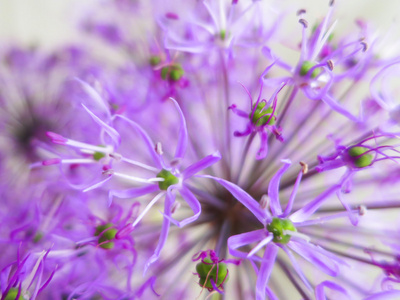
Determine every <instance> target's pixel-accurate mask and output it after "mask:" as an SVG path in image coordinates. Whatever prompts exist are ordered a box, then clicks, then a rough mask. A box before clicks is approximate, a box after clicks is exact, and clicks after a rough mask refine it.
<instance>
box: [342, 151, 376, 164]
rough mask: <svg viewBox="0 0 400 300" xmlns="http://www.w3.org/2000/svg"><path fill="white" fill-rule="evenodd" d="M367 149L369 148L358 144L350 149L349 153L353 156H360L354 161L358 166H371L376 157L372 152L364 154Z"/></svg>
mask: <svg viewBox="0 0 400 300" xmlns="http://www.w3.org/2000/svg"><path fill="white" fill-rule="evenodd" d="M367 151H368V149H367V148H365V147H360V146H356V147H351V148H350V149H348V150H347V153H348V154H349V156H351V157H357V156H359V157H358V158H356V159H354V161H353V163H354V165H355V166H356V167H357V168H364V167H368V166H370V165H371V164H372V161H373V159H374V156H373V155H372V154H365V155H364V153H365V152H367Z"/></svg>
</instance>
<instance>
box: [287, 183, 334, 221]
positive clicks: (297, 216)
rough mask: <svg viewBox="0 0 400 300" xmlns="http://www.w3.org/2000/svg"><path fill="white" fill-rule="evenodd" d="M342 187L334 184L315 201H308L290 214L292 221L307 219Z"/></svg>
mask: <svg viewBox="0 0 400 300" xmlns="http://www.w3.org/2000/svg"><path fill="white" fill-rule="evenodd" d="M339 188H340V186H338V185H334V186H332V187H330V188H329V189H327V190H326V191H324V192H323V193H322V194H320V195H319V196H317V197H316V198H315V199H314V200H313V201H311V202H309V203H307V204H306V205H304V206H303V207H302V208H300V209H299V210H297V211H296V212H295V213H293V214H292V215H290V216H289V219H290V220H291V221H292V222H302V221H304V220H307V219H308V218H309V217H310V216H311V215H312V214H313V213H314V212H315V211H316V210H317V209H318V208H319V207H320V206H321V205H322V204H323V203H324V202H325V201H326V200H327V199H328V197H329V196H330V195H331V194H333V193H334V192H335V191H337V190H338V189H339Z"/></svg>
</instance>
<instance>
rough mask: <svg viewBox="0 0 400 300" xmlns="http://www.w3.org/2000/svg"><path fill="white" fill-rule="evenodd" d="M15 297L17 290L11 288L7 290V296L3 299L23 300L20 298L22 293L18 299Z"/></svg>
mask: <svg viewBox="0 0 400 300" xmlns="http://www.w3.org/2000/svg"><path fill="white" fill-rule="evenodd" d="M17 295H18V289H16V288H11V289H9V290H8V293H7V296H6V297H5V298H4V300H25V298H24V297H22V292H21V293H20V294H19V297H18V299H17Z"/></svg>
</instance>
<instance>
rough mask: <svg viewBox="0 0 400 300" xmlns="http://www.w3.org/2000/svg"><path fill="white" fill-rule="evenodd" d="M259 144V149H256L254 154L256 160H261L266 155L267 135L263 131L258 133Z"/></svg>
mask: <svg viewBox="0 0 400 300" xmlns="http://www.w3.org/2000/svg"><path fill="white" fill-rule="evenodd" d="M260 136H261V142H260V149H258V151H257V154H256V159H263V158H265V157H266V156H267V154H268V135H267V133H266V132H265V131H261V132H260Z"/></svg>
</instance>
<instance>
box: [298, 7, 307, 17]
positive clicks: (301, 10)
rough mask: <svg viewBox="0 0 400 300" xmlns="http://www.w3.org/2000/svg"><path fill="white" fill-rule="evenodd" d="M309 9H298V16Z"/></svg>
mask: <svg viewBox="0 0 400 300" xmlns="http://www.w3.org/2000/svg"><path fill="white" fill-rule="evenodd" d="M306 12H307V11H306V10H305V9H304V8H302V9H299V10H298V11H297V14H296V15H297V16H301V15H304V14H305V13H306Z"/></svg>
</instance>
